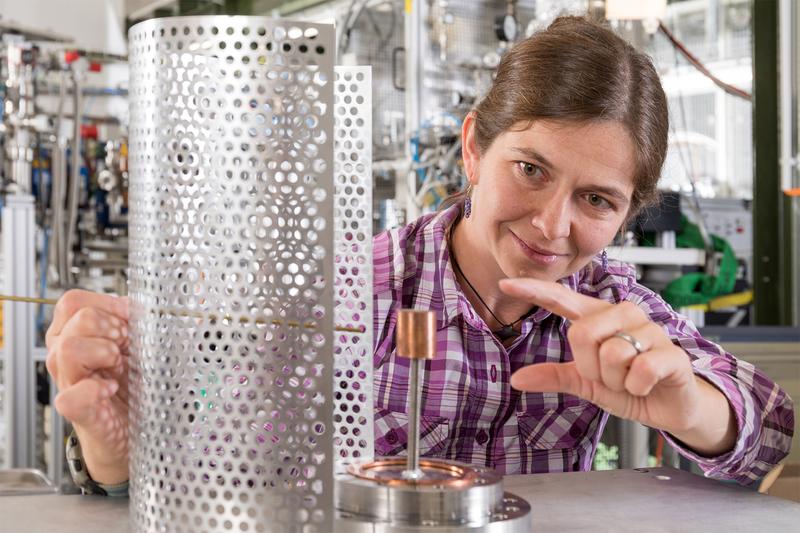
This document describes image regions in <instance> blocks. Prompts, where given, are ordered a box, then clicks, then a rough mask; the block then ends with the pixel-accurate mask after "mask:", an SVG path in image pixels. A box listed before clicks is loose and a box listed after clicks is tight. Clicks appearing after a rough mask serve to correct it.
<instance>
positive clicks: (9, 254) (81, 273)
mask: <svg viewBox="0 0 800 533" xmlns="http://www.w3.org/2000/svg"><path fill="white" fill-rule="evenodd" d="M0 34H2V44H0V79H2V84H1V85H0V98H2V110H3V112H2V114H0V143H2V150H0V159H2V163H1V164H0V169H2V176H0V178H2V184H3V186H2V196H3V197H2V201H0V204H2V205H1V206H0V210H2V216H3V223H2V228H0V231H2V235H3V249H2V263H3V266H4V268H3V271H4V272H3V276H2V286H3V287H4V290H3V291H2V292H4V293H6V294H16V295H22V296H39V297H45V296H49V297H55V296H58V295H59V294H60V293H61V292H62V291H63V290H65V289H66V288H69V287H71V286H73V284H74V283H76V282H77V283H82V281H83V280H85V279H87V278H89V277H91V276H92V275H93V274H95V272H93V271H89V270H88V269H86V268H82V267H85V264H83V263H82V262H81V260H80V257H81V254H83V253H84V252H85V250H87V247H86V243H87V241H88V240H89V237H90V236H93V237H95V238H100V239H101V240H102V239H106V240H105V242H106V243H109V242H110V241H109V240H108V238H109V237H111V236H110V235H103V234H101V233H98V232H96V231H94V230H93V227H94V226H92V224H91V223H90V222H91V221H92V220H94V219H95V218H96V210H95V208H94V205H93V204H91V202H90V200H91V195H92V194H93V192H94V190H95V189H97V188H98V186H97V180H96V178H97V173H98V171H99V170H101V169H102V164H101V165H97V159H98V158H100V159H102V158H103V157H104V156H105V154H101V155H98V151H97V149H96V147H97V146H98V143H97V138H98V137H99V136H100V135H108V136H110V137H113V138H115V139H121V138H123V137H124V136H123V133H122V130H121V129H120V128H118V126H119V120H118V118H116V117H111V116H87V115H86V114H85V111H86V110H87V106H85V105H84V104H85V103H86V102H87V101H88V99H89V98H94V97H102V98H104V99H105V98H107V97H112V98H113V97H118V96H124V95H125V91H124V90H118V89H110V90H105V89H104V90H98V89H97V88H95V87H93V86H92V80H93V77H92V76H94V73H95V72H97V71H99V70H100V69H102V62H103V61H119V60H120V59H124V58H119V57H101V56H103V55H102V54H99V55H98V54H93V53H91V52H86V51H81V50H75V49H69V48H67V46H68V45H66V44H65V42H66V41H67V39H63V38H62V37H60V36H57V35H51V34H49V32H37V31H33V30H31V29H26V28H21V27H19V26H18V25H15V24H10V23H8V22H4V23H2V24H0ZM90 59H91V60H90ZM84 96H86V97H87V98H84ZM117 198H119V196H117ZM116 206H117V207H120V202H119V201H118V200H117V201H116ZM120 232H124V230H122V229H119V230H118V231H117V233H120ZM115 236H116V235H115ZM126 253H127V252H126ZM87 286H90V285H87ZM120 287H122V290H123V291H124V290H125V283H124V278H123V283H119V282H118V281H116V280H115V281H113V282H109V283H106V284H105V285H102V286H95V287H94V288H96V289H98V290H105V291H107V290H115V289H116V290H120ZM47 313H48V311H47V310H46V308H45V307H44V306H39V307H36V306H32V305H26V304H24V303H20V302H6V303H5V304H4V317H5V321H4V322H5V323H4V326H5V328H4V337H5V341H6V342H5V344H4V345H3V347H2V351H1V352H0V365H2V367H3V372H2V377H1V378H0V381H2V384H0V391H2V395H3V399H2V402H0V403H1V404H2V409H0V412H2V413H3V416H2V417H0V426H2V427H0V436H1V437H2V443H1V444H0V464H3V465H4V466H12V467H21V468H30V467H35V468H38V469H41V470H46V471H47V472H48V475H49V477H50V478H51V479H52V480H53V482H54V483H55V484H56V485H57V486H58V485H60V484H61V481H62V475H63V473H64V462H63V447H62V444H61V443H62V440H63V435H64V427H63V426H64V424H63V419H62V418H61V417H60V416H58V415H57V414H56V413H55V412H54V411H53V410H52V409H51V405H52V401H51V400H52V397H53V395H54V394H55V389H54V387H51V386H50V384H49V383H48V380H47V375H46V371H45V368H44V360H45V356H46V351H45V349H44V347H43V346H42V344H43V338H44V331H45V328H46V326H47V323H48V320H47V318H48V317H47Z"/></svg>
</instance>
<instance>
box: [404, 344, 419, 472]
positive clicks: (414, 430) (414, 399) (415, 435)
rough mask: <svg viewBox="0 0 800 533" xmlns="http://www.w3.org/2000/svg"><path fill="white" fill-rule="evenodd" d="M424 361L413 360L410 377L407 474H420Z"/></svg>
mask: <svg viewBox="0 0 800 533" xmlns="http://www.w3.org/2000/svg"><path fill="white" fill-rule="evenodd" d="M421 364H422V359H412V360H411V366H410V367H409V372H410V374H409V377H408V460H407V461H406V472H409V473H414V474H416V473H418V472H420V469H419V409H420V399H421V396H422V395H421V392H422V391H421V389H420V386H419V370H420V368H419V367H420V365H421Z"/></svg>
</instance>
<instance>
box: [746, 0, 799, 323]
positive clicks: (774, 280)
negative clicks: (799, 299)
mask: <svg viewBox="0 0 800 533" xmlns="http://www.w3.org/2000/svg"><path fill="white" fill-rule="evenodd" d="M778 25H779V16H778V0H759V2H758V5H757V6H754V9H753V143H754V160H755V169H754V170H755V172H754V176H753V288H754V302H753V318H754V322H755V325H790V324H791V323H792V309H791V297H790V295H791V294H792V293H793V292H794V288H793V287H792V285H793V279H792V277H793V276H792V275H791V268H792V267H791V263H792V249H793V248H794V246H795V245H794V243H793V242H792V233H793V231H792V227H791V224H792V220H791V217H790V210H789V209H788V208H789V207H790V205H789V202H790V199H788V198H785V197H784V195H783V194H782V192H781V172H780V164H779V162H780V151H779V147H780V138H779V129H778V128H777V127H776V125H777V124H779V123H780V121H779V119H780V113H781V112H787V111H788V110H781V109H780V108H779V85H778V80H779V72H778V64H779V47H778V36H777V32H776V30H777V29H778Z"/></svg>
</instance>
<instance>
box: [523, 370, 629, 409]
mask: <svg viewBox="0 0 800 533" xmlns="http://www.w3.org/2000/svg"><path fill="white" fill-rule="evenodd" d="M511 386H512V387H514V388H515V389H518V390H523V391H528V392H563V393H567V394H571V395H573V396H578V397H579V398H583V399H584V400H586V401H588V402H590V403H593V404H595V405H597V406H598V407H600V408H601V409H604V410H606V411H608V412H610V413H614V414H617V416H626V415H625V413H629V412H630V411H631V398H632V397H631V395H630V394H628V393H627V392H616V391H612V390H611V389H609V388H608V387H606V386H605V385H603V384H602V383H600V382H598V381H591V380H588V379H586V378H584V377H583V376H581V374H580V373H579V372H578V368H577V365H576V364H575V363H574V362H572V363H539V364H535V365H528V366H526V367H523V368H521V369H519V370H517V371H516V372H514V374H512V376H511Z"/></svg>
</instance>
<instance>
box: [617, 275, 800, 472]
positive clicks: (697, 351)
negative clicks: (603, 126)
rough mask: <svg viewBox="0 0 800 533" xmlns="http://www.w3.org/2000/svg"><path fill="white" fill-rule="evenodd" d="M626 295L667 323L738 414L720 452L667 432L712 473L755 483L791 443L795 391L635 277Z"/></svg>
mask: <svg viewBox="0 0 800 533" xmlns="http://www.w3.org/2000/svg"><path fill="white" fill-rule="evenodd" d="M625 299H626V300H629V301H631V302H633V303H635V304H637V305H638V306H639V307H641V308H642V309H644V310H645V311H646V312H647V313H648V315H649V316H650V319H651V320H652V321H654V322H656V323H658V324H661V325H662V326H663V327H664V329H665V331H666V332H667V334H668V335H669V337H670V338H671V339H672V342H673V343H674V344H675V345H676V346H679V347H681V348H683V350H684V351H685V352H686V353H687V354H688V355H689V357H690V358H691V360H692V368H693V369H694V373H695V374H696V375H697V376H699V377H701V378H703V379H705V380H706V381H708V382H709V383H711V384H712V385H714V386H715V387H716V388H717V389H719V390H720V391H721V392H722V394H724V395H725V397H726V398H727V399H728V402H729V403H730V405H731V407H732V410H733V412H734V414H735V417H736V426H737V430H738V436H737V438H736V444H735V445H734V447H733V449H732V450H731V451H730V452H728V453H726V454H724V455H720V456H718V457H704V456H702V455H698V454H697V453H696V452H694V451H692V450H691V449H689V448H687V447H686V445H684V444H682V443H681V442H680V441H678V440H677V439H675V438H674V437H672V436H671V435H669V434H668V433H666V432H661V433H662V435H663V436H664V438H665V439H666V440H667V441H668V442H669V443H670V444H671V445H672V446H674V447H675V448H676V449H677V450H678V452H679V453H681V454H682V455H683V456H685V457H687V458H688V459H690V460H692V461H694V462H695V463H697V465H698V466H699V467H700V468H701V469H702V470H703V472H704V473H705V475H706V476H708V477H714V478H717V479H731V480H735V481H737V482H739V483H741V484H744V485H749V484H752V483H754V482H755V481H757V480H759V479H760V478H762V477H763V476H764V475H766V474H767V473H768V472H769V471H770V470H772V468H773V467H774V466H775V465H776V464H777V463H778V462H779V461H780V460H781V459H783V458H784V457H785V456H786V455H787V454H788V453H789V449H790V447H791V442H792V435H793V433H794V408H793V406H792V399H791V398H790V397H789V395H788V394H786V393H785V392H784V391H783V390H782V389H781V388H780V387H778V385H776V384H775V382H774V381H772V380H771V379H769V378H768V377H767V376H766V375H765V374H764V373H763V372H761V370H759V369H757V368H756V367H755V366H753V365H752V364H750V363H748V362H746V361H742V360H739V359H736V357H734V356H733V355H731V354H730V353H728V352H726V351H725V350H724V349H722V348H721V347H720V346H719V345H717V344H715V343H713V342H711V341H709V340H706V339H704V338H703V337H702V336H700V333H699V332H698V331H697V328H696V327H695V326H694V324H692V323H691V322H690V321H689V320H688V319H687V318H686V317H684V316H682V315H680V314H678V313H676V312H675V311H674V310H673V309H672V308H671V307H670V306H669V304H667V303H666V302H665V301H664V300H663V299H662V298H661V297H660V296H658V295H657V294H655V293H654V292H653V291H651V290H650V289H647V288H645V287H643V286H641V285H639V284H638V283H635V282H634V283H633V285H632V287H631V290H630V292H629V293H628V295H627V297H626V298H625Z"/></svg>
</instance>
